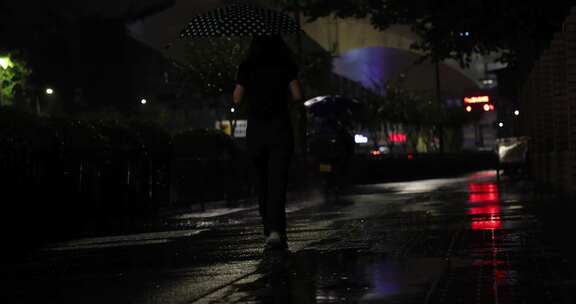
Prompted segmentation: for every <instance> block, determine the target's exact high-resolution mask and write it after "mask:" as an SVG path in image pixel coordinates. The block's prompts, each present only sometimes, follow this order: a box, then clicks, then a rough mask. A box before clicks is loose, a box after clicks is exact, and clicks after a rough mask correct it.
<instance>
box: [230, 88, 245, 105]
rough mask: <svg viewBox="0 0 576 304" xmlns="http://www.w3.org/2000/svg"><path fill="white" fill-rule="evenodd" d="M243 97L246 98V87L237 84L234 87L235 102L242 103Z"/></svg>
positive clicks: (233, 98) (233, 97) (233, 96)
mask: <svg viewBox="0 0 576 304" xmlns="http://www.w3.org/2000/svg"><path fill="white" fill-rule="evenodd" d="M242 98H244V87H243V86H242V85H240V84H237V85H236V87H235V88H234V93H233V94H232V100H233V101H234V104H240V102H242Z"/></svg>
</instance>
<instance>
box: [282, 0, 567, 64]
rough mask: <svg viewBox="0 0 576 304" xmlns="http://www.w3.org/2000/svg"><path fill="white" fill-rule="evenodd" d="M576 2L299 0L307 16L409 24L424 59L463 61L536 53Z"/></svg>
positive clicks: (376, 24) (513, 58)
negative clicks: (476, 56) (491, 56)
mask: <svg viewBox="0 0 576 304" xmlns="http://www.w3.org/2000/svg"><path fill="white" fill-rule="evenodd" d="M285 1H289V0H285ZM575 3H576V1H574V0H561V1H553V2H550V3H547V5H542V3H540V2H525V1H513V0H499V1H496V0H341V1H332V0H299V6H298V9H299V10H301V11H303V12H304V14H305V15H306V16H307V17H308V21H313V20H315V19H317V18H320V17H326V16H330V15H334V16H336V17H339V18H361V19H364V18H368V19H370V21H371V23H372V25H373V26H374V28H376V29H378V30H385V29H386V28H388V27H389V26H390V25H393V24H403V25H409V26H410V27H411V28H412V30H413V31H414V32H415V33H416V34H418V36H419V37H421V40H420V41H418V42H416V43H414V45H412V47H413V48H414V49H416V50H420V51H422V52H424V54H425V56H424V57H423V58H424V59H431V60H433V61H434V60H440V61H441V60H444V59H455V60H457V61H459V62H460V63H461V64H462V65H464V66H465V65H467V64H468V63H469V62H470V60H471V59H472V56H473V55H474V54H482V55H486V54H490V53H493V52H502V57H501V58H500V60H501V61H502V62H506V63H509V64H510V65H516V64H518V63H520V62H519V61H520V60H522V59H521V56H523V54H525V53H527V52H528V53H531V55H532V56H534V54H537V53H538V52H539V51H541V50H542V49H543V48H544V47H545V45H546V44H547V43H548V41H549V40H550V38H551V36H552V34H553V33H554V31H556V30H558V29H559V28H560V26H561V24H562V21H563V20H564V17H565V16H566V14H567V12H568V9H569V8H570V7H571V6H572V5H574V4H575ZM527 48H529V49H527ZM532 53H533V54H532Z"/></svg>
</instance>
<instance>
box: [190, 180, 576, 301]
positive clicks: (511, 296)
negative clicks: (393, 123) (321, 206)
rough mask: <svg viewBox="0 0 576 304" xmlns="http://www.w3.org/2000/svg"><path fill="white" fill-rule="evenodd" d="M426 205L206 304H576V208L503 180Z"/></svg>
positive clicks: (301, 252)
mask: <svg viewBox="0 0 576 304" xmlns="http://www.w3.org/2000/svg"><path fill="white" fill-rule="evenodd" d="M461 203H465V204H466V205H464V206H462V205H461ZM416 204H420V203H418V202H416ZM552 204H554V205H552ZM423 205H425V206H427V208H426V209H417V208H416V209H414V210H411V211H409V212H408V211H404V212H399V213H389V212H380V213H378V214H375V215H374V216H373V217H371V218H365V219H363V220H361V221H360V223H358V222H355V221H342V222H340V225H341V228H340V229H338V230H337V231H336V232H334V233H333V234H331V235H329V236H327V237H326V238H324V239H323V240H321V241H318V242H315V243H312V244H309V245H307V246H305V247H303V248H301V249H297V250H295V252H292V253H291V254H276V255H270V256H267V257H266V258H264V259H262V260H261V262H260V264H259V267H258V270H257V271H255V272H253V273H251V274H249V275H246V276H244V277H242V278H241V279H239V280H237V281H236V282H233V283H232V284H230V285H227V286H226V287H224V288H222V289H219V290H217V291H215V292H213V293H212V294H210V295H207V296H206V297H204V298H202V299H200V300H199V301H197V302H196V303H254V302H260V303H576V294H574V293H573V290H574V288H576V280H575V278H576V275H575V274H576V250H575V249H573V248H572V247H573V246H571V244H570V243H571V242H570V241H569V240H570V239H569V236H568V235H567V234H566V232H567V231H566V230H567V229H570V219H571V218H572V217H573V214H574V213H573V211H575V210H576V207H574V206H573V205H572V204H570V202H567V201H563V200H562V199H561V198H560V197H558V196H557V195H555V194H554V193H548V194H544V193H539V192H537V191H535V190H534V188H533V186H532V185H531V183H529V182H511V181H509V180H506V179H503V180H502V181H501V183H500V184H496V183H494V181H489V182H486V181H483V182H479V183H470V184H469V185H468V189H459V190H454V189H452V190H450V191H446V192H442V191H440V192H437V193H433V194H432V196H431V197H430V199H429V200H428V202H425V203H424V204H423ZM413 207H415V206H413ZM407 208H409V207H407ZM464 209H468V210H464ZM462 211H465V213H464V214H462V213H461V212H462Z"/></svg>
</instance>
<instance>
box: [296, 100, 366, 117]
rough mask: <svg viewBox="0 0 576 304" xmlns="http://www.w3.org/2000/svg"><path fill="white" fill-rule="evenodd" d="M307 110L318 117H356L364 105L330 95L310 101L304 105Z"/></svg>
mask: <svg viewBox="0 0 576 304" xmlns="http://www.w3.org/2000/svg"><path fill="white" fill-rule="evenodd" d="M304 106H305V107H306V109H307V110H308V111H309V112H310V113H311V114H313V115H314V116H317V117H327V116H340V117H342V116H349V117H352V116H355V115H356V114H359V111H360V110H361V109H362V104H361V103H360V102H359V101H357V100H356V99H353V98H348V97H343V96H337V95H330V96H320V97H316V98H313V99H310V100H308V101H306V102H305V103H304Z"/></svg>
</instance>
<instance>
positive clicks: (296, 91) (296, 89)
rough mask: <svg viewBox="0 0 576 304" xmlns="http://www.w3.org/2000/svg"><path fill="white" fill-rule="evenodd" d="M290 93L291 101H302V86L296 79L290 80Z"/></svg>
mask: <svg viewBox="0 0 576 304" xmlns="http://www.w3.org/2000/svg"><path fill="white" fill-rule="evenodd" d="M290 95H292V101H293V102H296V103H300V102H302V101H303V100H302V99H303V96H302V88H301V87H300V82H299V81H298V80H292V81H291V82H290Z"/></svg>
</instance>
